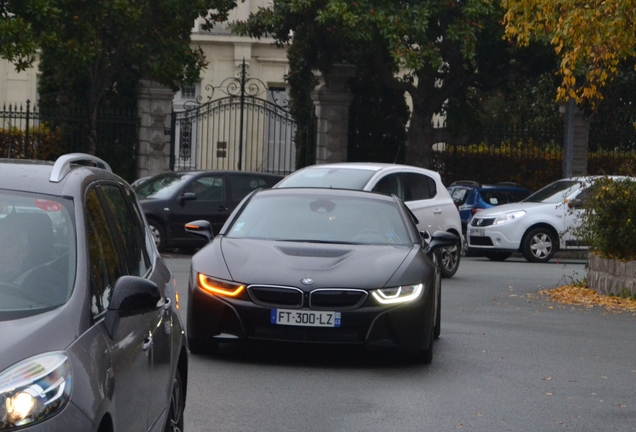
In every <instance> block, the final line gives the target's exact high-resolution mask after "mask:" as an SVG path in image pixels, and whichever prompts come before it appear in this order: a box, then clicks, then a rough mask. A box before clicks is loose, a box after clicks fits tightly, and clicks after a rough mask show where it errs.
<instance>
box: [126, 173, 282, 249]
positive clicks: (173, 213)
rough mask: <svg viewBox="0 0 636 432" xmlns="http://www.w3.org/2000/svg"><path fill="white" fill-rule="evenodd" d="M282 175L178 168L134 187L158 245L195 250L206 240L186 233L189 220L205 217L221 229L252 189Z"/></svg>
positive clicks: (217, 230)
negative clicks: (176, 170) (179, 169)
mask: <svg viewBox="0 0 636 432" xmlns="http://www.w3.org/2000/svg"><path fill="white" fill-rule="evenodd" d="M282 178H283V176H280V175H276V174H267V173H256V172H243V171H178V172H166V173H162V174H157V175H155V176H152V177H149V178H147V179H145V180H142V181H140V182H138V183H137V184H136V185H135V187H134V189H135V192H136V193H137V196H138V197H139V200H140V202H141V207H142V209H143V212H144V214H145V215H146V219H147V220H148V224H149V226H150V230H151V232H152V235H153V237H154V240H155V244H156V245H157V248H158V249H159V250H160V251H161V250H164V249H165V248H169V247H179V248H183V249H186V250H189V251H193V250H194V249H196V248H198V247H201V246H204V245H205V244H206V241H205V240H203V239H201V238H197V237H195V236H192V235H190V234H188V233H186V231H185V228H184V225H185V224H186V223H188V222H190V221H192V220H195V219H204V220H207V221H208V222H210V224H211V225H212V230H213V232H214V233H217V232H219V230H220V229H221V227H222V226H223V224H224V223H225V221H226V220H227V218H228V216H229V215H230V213H231V212H232V210H234V208H236V206H237V205H238V203H239V202H241V200H242V199H243V198H244V197H245V196H246V195H247V194H248V193H250V192H252V191H253V190H255V189H261V188H269V187H272V186H273V185H275V184H276V183H278V182H279V181H280V180H281V179H282Z"/></svg>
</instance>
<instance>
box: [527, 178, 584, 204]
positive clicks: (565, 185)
mask: <svg viewBox="0 0 636 432" xmlns="http://www.w3.org/2000/svg"><path fill="white" fill-rule="evenodd" d="M580 188H581V182H580V181H577V180H558V181H555V182H554V183H550V184H549V185H547V186H545V187H544V188H542V189H539V190H538V191H536V192H535V193H533V194H532V195H530V196H529V197H528V198H526V199H524V200H523V201H524V202H540V203H559V202H562V201H563V200H564V199H565V198H567V197H568V196H570V195H571V194H572V193H574V192H576V191H577V190H579V189H580Z"/></svg>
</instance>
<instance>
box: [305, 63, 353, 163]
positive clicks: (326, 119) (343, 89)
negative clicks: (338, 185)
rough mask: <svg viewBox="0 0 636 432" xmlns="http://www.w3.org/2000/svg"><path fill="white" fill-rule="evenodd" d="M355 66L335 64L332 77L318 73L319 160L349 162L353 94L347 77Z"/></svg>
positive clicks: (317, 142)
mask: <svg viewBox="0 0 636 432" xmlns="http://www.w3.org/2000/svg"><path fill="white" fill-rule="evenodd" d="M355 73H356V66H354V65H346V64H337V65H333V68H332V70H331V72H330V73H329V76H327V77H325V76H323V75H322V74H321V73H319V72H315V74H316V77H317V78H318V80H319V84H318V85H317V86H316V88H315V89H314V91H313V92H311V99H312V100H313V101H314V105H315V107H316V120H317V127H316V129H317V131H316V132H317V134H316V163H317V164H323V163H331V162H346V161H347V142H348V132H349V105H350V104H351V101H352V100H353V94H352V93H351V90H350V89H349V86H348V84H347V80H348V79H349V78H351V77H352V76H354V75H355Z"/></svg>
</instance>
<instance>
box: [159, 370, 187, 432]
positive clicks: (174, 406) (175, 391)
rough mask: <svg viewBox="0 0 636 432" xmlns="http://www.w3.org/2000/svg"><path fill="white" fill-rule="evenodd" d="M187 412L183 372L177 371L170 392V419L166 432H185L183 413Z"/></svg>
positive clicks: (168, 419)
mask: <svg viewBox="0 0 636 432" xmlns="http://www.w3.org/2000/svg"><path fill="white" fill-rule="evenodd" d="M184 410H185V400H184V391H183V381H182V379H181V372H179V369H177V372H176V373H175V376H174V380H173V381H172V390H171V392H170V406H169V407H168V418H167V419H166V426H165V427H164V432H181V431H183V411H184Z"/></svg>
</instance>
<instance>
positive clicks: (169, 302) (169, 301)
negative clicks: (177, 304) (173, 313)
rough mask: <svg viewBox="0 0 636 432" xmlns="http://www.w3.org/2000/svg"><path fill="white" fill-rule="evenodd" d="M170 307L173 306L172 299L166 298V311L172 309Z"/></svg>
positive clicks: (164, 305)
mask: <svg viewBox="0 0 636 432" xmlns="http://www.w3.org/2000/svg"><path fill="white" fill-rule="evenodd" d="M170 305H172V300H171V299H170V297H166V302H165V303H164V304H163V308H164V310H168V309H170Z"/></svg>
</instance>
